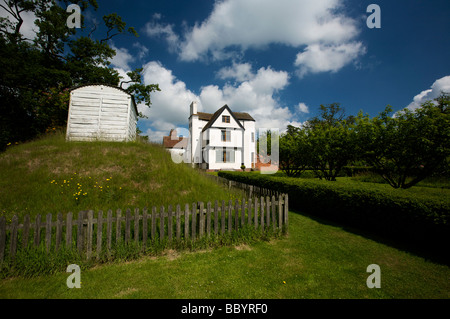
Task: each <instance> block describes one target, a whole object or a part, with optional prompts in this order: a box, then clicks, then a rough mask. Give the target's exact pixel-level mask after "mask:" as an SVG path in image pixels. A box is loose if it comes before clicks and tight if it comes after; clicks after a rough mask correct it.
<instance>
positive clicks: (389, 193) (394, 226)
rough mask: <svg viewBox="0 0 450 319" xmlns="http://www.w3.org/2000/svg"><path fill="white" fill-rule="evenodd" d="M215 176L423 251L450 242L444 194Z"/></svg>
mask: <svg viewBox="0 0 450 319" xmlns="http://www.w3.org/2000/svg"><path fill="white" fill-rule="evenodd" d="M219 176H221V177H225V178H227V179H230V180H235V181H238V182H242V183H246V184H251V185H257V186H260V187H264V188H269V189H275V190H278V191H281V192H284V193H288V194H289V206H290V208H294V209H298V210H301V211H303V212H305V213H308V214H311V215H316V216H320V217H323V218H328V219H330V220H334V221H338V222H342V223H344V224H345V225H349V226H353V227H358V228H363V229H369V230H373V231H376V233H377V234H382V235H389V236H394V237H396V238H401V239H404V240H407V241H408V242H415V243H418V244H424V245H426V247H427V249H428V248H430V245H431V246H432V248H433V249H434V248H438V249H447V248H448V243H449V242H450V198H449V196H446V195H448V193H447V192H445V191H444V190H439V189H429V191H428V192H427V191H424V192H417V191H416V192H411V191H409V190H401V189H393V188H391V187H390V186H387V185H380V184H374V183H363V182H354V181H350V180H349V181H346V182H341V181H339V182H327V181H320V180H314V179H299V178H289V177H277V176H271V175H262V174H260V173H259V172H252V173H244V172H219ZM439 191H441V192H443V193H442V195H440V194H439V193H438V192H439Z"/></svg>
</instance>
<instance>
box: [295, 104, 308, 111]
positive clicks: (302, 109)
mask: <svg viewBox="0 0 450 319" xmlns="http://www.w3.org/2000/svg"><path fill="white" fill-rule="evenodd" d="M298 110H299V111H300V112H301V113H309V108H308V106H307V105H306V104H305V103H299V104H298Z"/></svg>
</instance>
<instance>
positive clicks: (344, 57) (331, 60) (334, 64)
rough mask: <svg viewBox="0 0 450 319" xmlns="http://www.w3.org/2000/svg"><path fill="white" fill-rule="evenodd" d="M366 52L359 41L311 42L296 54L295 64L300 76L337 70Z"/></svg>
mask: <svg viewBox="0 0 450 319" xmlns="http://www.w3.org/2000/svg"><path fill="white" fill-rule="evenodd" d="M365 52H366V49H365V47H364V46H363V45H362V43H361V42H351V43H344V44H339V45H323V44H311V45H309V46H308V47H307V48H306V49H305V50H304V51H303V52H301V53H299V54H297V58H296V60H295V63H294V64H295V66H297V67H298V71H297V74H298V76H299V77H300V78H302V77H304V76H305V75H306V74H308V73H319V72H337V71H339V70H340V69H341V68H343V67H344V66H345V65H347V64H349V63H350V62H352V61H354V60H355V59H357V58H358V57H359V56H360V55H362V54H364V53H365Z"/></svg>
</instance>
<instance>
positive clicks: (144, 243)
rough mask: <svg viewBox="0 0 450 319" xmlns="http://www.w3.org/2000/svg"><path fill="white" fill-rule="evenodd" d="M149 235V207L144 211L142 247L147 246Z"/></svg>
mask: <svg viewBox="0 0 450 319" xmlns="http://www.w3.org/2000/svg"><path fill="white" fill-rule="evenodd" d="M147 236H148V215H147V207H145V208H144V210H143V211H142V248H143V249H145V247H146V246H147Z"/></svg>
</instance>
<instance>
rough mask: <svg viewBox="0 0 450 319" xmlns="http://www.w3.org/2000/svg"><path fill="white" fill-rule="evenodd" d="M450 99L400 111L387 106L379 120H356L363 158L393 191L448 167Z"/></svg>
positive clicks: (366, 117) (367, 118)
mask: <svg viewBox="0 0 450 319" xmlns="http://www.w3.org/2000/svg"><path fill="white" fill-rule="evenodd" d="M449 105H450V96H449V94H444V93H443V94H442V95H441V96H439V97H438V98H437V99H435V100H434V101H428V102H426V103H424V104H422V105H421V107H420V108H418V109H416V110H414V111H411V110H408V109H404V110H401V111H400V112H397V113H396V114H395V115H394V116H392V117H391V116H390V115H389V114H390V113H392V107H390V106H388V107H386V109H385V110H384V111H383V112H381V113H380V114H379V115H378V116H377V117H375V118H373V119H370V118H369V117H368V116H367V115H363V114H361V113H360V114H359V115H358V118H357V125H356V131H357V138H358V147H359V150H360V152H361V155H362V157H363V158H364V159H365V160H366V161H367V162H368V163H369V164H370V165H372V166H373V167H374V169H375V171H376V172H377V173H378V174H380V175H381V176H382V177H383V179H385V180H386V181H387V182H388V183H389V184H390V185H391V186H392V187H394V188H409V187H412V186H414V185H416V184H417V183H418V182H420V181H421V180H423V179H424V178H426V177H428V176H430V175H431V174H433V172H435V171H436V170H437V169H439V168H441V167H443V166H444V165H446V161H447V159H448V157H449V156H450V144H449V141H450V109H449Z"/></svg>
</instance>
